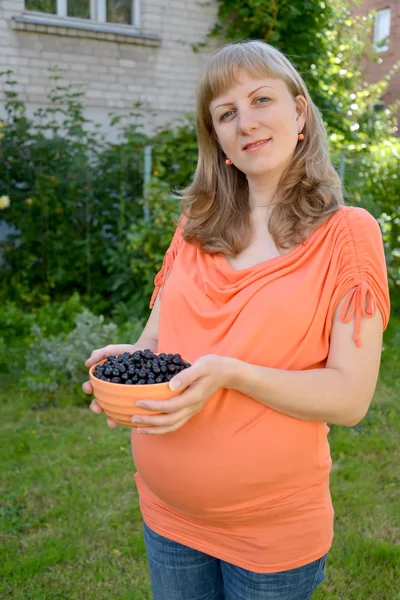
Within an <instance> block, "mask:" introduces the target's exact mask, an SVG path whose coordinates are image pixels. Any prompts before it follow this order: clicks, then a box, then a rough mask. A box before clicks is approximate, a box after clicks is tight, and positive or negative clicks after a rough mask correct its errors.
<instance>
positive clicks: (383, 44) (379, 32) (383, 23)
mask: <svg viewBox="0 0 400 600" xmlns="http://www.w3.org/2000/svg"><path fill="white" fill-rule="evenodd" d="M389 35H390V8H384V9H382V10H378V11H377V13H376V16H375V28H374V44H375V48H376V51H377V52H385V51H386V50H389Z"/></svg>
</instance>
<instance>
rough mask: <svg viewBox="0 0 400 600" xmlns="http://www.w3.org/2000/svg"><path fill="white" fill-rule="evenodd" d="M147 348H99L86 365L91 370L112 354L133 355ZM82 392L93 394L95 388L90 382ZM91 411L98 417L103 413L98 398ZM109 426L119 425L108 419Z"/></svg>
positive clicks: (136, 346)
mask: <svg viewBox="0 0 400 600" xmlns="http://www.w3.org/2000/svg"><path fill="white" fill-rule="evenodd" d="M146 348H147V346H143V345H140V344H110V345H109V346H105V347H104V348H97V349H96V350H93V352H92V354H91V355H90V357H89V358H88V359H87V361H86V362H85V365H86V367H87V368H88V369H90V367H91V366H92V365H94V364H96V363H98V362H100V361H101V360H103V359H104V358H107V357H108V356H111V355H112V354H115V356H118V354H123V352H130V353H132V352H136V350H145V349H146ZM82 390H83V391H84V392H85V394H93V388H92V384H91V383H90V381H85V383H84V384H83V385H82ZM90 410H91V411H93V412H94V413H95V414H96V415H100V414H101V413H102V412H103V409H102V408H101V406H100V405H99V404H98V403H97V401H96V398H94V399H93V400H92V403H91V404H90ZM107 425H108V426H109V427H116V426H117V425H118V423H117V422H116V421H114V419H110V417H107Z"/></svg>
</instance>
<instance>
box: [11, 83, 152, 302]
mask: <svg viewBox="0 0 400 600" xmlns="http://www.w3.org/2000/svg"><path fill="white" fill-rule="evenodd" d="M8 75H9V77H8V81H7V85H6V92H5V94H6V98H7V101H6V104H5V108H6V112H7V120H6V122H5V123H4V124H3V127H2V140H1V147H0V196H7V197H8V198H9V199H10V206H9V207H7V208H5V209H4V210H3V211H2V218H3V219H4V220H5V221H6V222H7V223H8V224H10V225H13V226H14V227H15V228H16V229H17V231H18V233H16V234H13V235H11V236H10V237H9V239H8V240H7V242H6V243H5V244H3V247H2V254H3V265H2V283H1V288H0V295H1V297H3V298H7V299H11V300H13V299H15V300H18V301H19V302H23V303H25V304H26V305H34V304H37V305H41V304H43V303H44V302H46V301H47V300H49V299H53V300H54V299H62V298H64V297H65V296H66V295H67V294H68V295H69V294H70V292H71V290H77V291H78V292H79V293H80V294H82V295H83V296H84V297H86V298H87V299H89V298H90V299H91V300H92V301H93V298H94V301H95V302H96V303H98V304H99V307H100V309H101V308H104V306H106V305H107V302H108V282H107V280H106V278H105V277H104V265H103V263H104V255H105V253H107V252H108V251H109V249H110V248H118V245H119V243H120V240H121V239H122V238H123V237H124V235H125V231H126V228H127V227H128V226H129V224H130V223H132V222H134V221H135V219H136V218H138V217H139V216H140V215H139V212H140V210H141V209H140V208H139V205H138V203H137V202H136V199H137V198H138V196H139V195H140V194H141V191H142V155H143V146H144V143H145V142H146V137H145V136H143V135H142V134H140V133H139V132H138V131H137V130H136V129H135V127H134V125H132V124H130V125H129V126H127V127H126V128H125V131H124V134H123V136H122V137H121V140H120V143H119V144H118V145H110V144H109V143H108V142H107V141H106V140H105V138H104V137H103V136H102V135H101V134H100V133H99V130H98V128H97V127H96V126H95V125H94V124H93V123H91V122H89V121H88V120H87V119H85V117H84V116H83V104H82V102H81V100H82V98H81V97H82V93H81V92H79V91H74V88H73V87H72V86H68V87H64V86H61V85H59V77H58V76H57V75H53V76H52V78H51V80H52V82H53V87H52V89H51V91H50V93H49V100H50V102H51V106H50V108H47V109H39V110H38V111H37V112H36V114H35V116H34V118H33V119H32V120H30V119H28V118H27V117H26V114H25V113H26V111H25V106H24V105H23V104H22V103H21V102H20V101H19V100H18V98H17V95H16V93H15V92H14V91H12V90H13V84H14V83H15V82H14V81H13V80H12V79H11V74H10V73H9V74H8Z"/></svg>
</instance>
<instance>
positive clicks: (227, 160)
mask: <svg viewBox="0 0 400 600" xmlns="http://www.w3.org/2000/svg"><path fill="white" fill-rule="evenodd" d="M225 164H226V165H228V166H229V165H231V164H232V161H231V160H229V158H227V159H226V161H225Z"/></svg>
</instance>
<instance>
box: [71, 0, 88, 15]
mask: <svg viewBox="0 0 400 600" xmlns="http://www.w3.org/2000/svg"><path fill="white" fill-rule="evenodd" d="M68 16H69V17H78V18H79V19H90V0H68Z"/></svg>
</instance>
